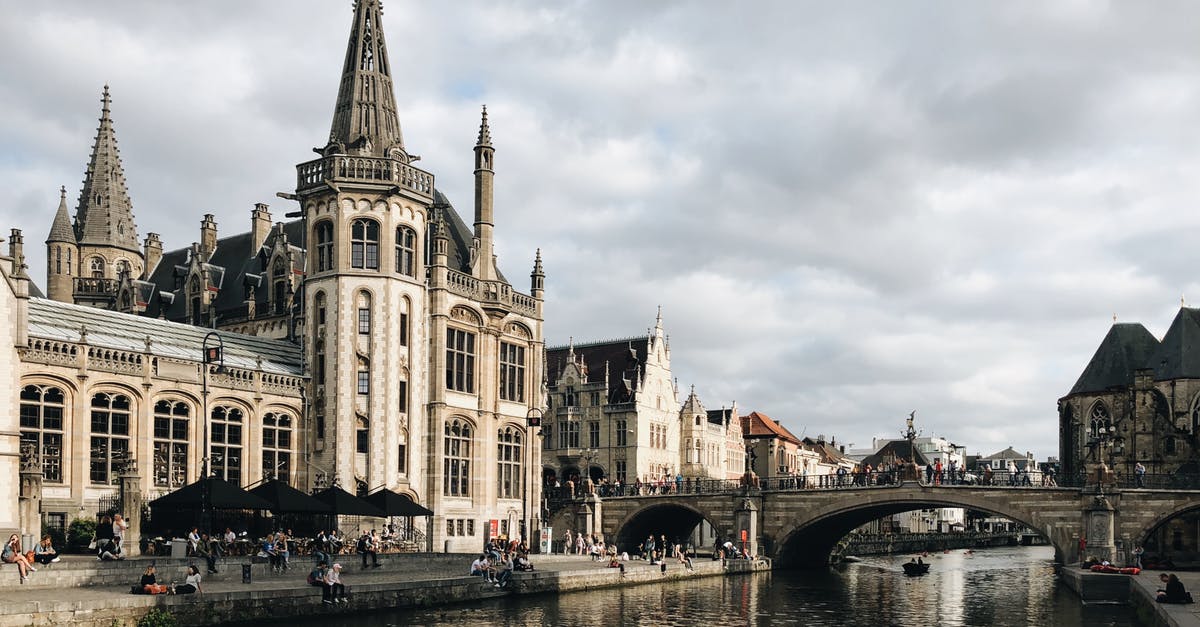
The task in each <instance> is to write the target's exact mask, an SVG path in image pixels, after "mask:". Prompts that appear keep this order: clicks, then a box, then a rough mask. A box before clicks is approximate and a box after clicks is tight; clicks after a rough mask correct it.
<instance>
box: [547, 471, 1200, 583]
mask: <svg viewBox="0 0 1200 627" xmlns="http://www.w3.org/2000/svg"><path fill="white" fill-rule="evenodd" d="M938 507H962V508H968V509H974V510H979V511H983V512H988V513H991V514H995V515H998V516H1003V517H1005V518H1009V519H1011V520H1014V521H1016V522H1018V523H1020V524H1022V525H1025V526H1026V527H1028V528H1030V529H1032V530H1034V531H1036V532H1038V533H1040V534H1041V535H1043V536H1044V537H1045V538H1047V539H1048V540H1049V541H1050V543H1051V544H1052V545H1053V546H1054V549H1055V557H1056V559H1057V560H1058V561H1059V562H1061V563H1069V562H1072V561H1077V560H1078V559H1079V557H1080V556H1079V549H1078V541H1079V538H1080V537H1081V536H1082V537H1085V538H1087V539H1088V547H1087V553H1088V555H1095V556H1097V557H1100V558H1108V559H1111V558H1113V557H1115V541H1116V540H1122V539H1124V540H1126V541H1129V542H1133V543H1135V544H1142V543H1144V542H1145V540H1146V538H1147V537H1149V535H1150V534H1151V532H1153V531H1154V530H1155V528H1157V527H1158V526H1159V525H1161V524H1163V523H1164V522H1166V521H1167V520H1169V519H1171V518H1174V517H1175V516H1178V515H1180V514H1183V513H1185V512H1188V511H1191V510H1200V490H1160V489H1138V490H1124V491H1117V492H1111V493H1108V494H1098V493H1097V491H1096V489H1095V488H1094V487H1091V488H1087V489H1080V488H1077V487H1076V488H1065V487H998V486H968V485H924V484H922V483H918V482H916V481H905V482H903V483H900V484H894V485H888V486H861V487H858V486H856V487H837V488H825V489H821V488H815V489H813V488H806V489H800V490H796V489H776V490H760V489H756V488H744V487H742V488H731V489H724V490H719V491H707V492H705V493H688V492H687V491H682V492H680V493H673V494H658V495H637V496H620V497H612V496H609V497H605V498H601V497H599V496H596V495H588V496H586V497H583V498H580V499H575V500H567V501H563V502H560V503H558V504H557V507H556V508H554V509H553V511H552V513H551V518H550V524H551V525H552V526H553V528H554V529H555V530H560V529H573V530H577V531H585V532H587V533H596V532H599V533H603V534H604V535H605V537H606V538H609V539H612V538H616V542H617V544H618V546H619V547H620V548H621V550H633V549H636V547H637V545H638V544H639V543H640V542H641V541H642V540H643V539H645V538H646V536H647V535H648V534H650V533H654V534H655V535H659V534H666V535H667V536H668V537H685V536H687V535H689V534H690V533H691V531H692V530H693V529H695V527H696V525H697V524H699V523H700V521H701V520H705V521H708V523H709V524H711V525H712V526H713V528H715V529H717V530H718V531H719V533H720V534H721V536H722V537H726V538H729V539H733V540H738V539H740V537H741V536H742V533H741V532H742V531H745V532H746V538H747V546H748V548H749V550H750V551H751V552H752V553H754V554H756V555H763V556H766V557H770V558H773V559H775V560H776V562H777V563H778V564H780V565H781V566H802V567H806V566H819V565H824V564H826V563H828V559H829V554H830V552H831V551H832V549H833V548H834V546H835V545H836V544H837V542H838V541H839V540H840V539H841V538H843V537H844V536H845V535H846V534H848V533H849V532H850V531H851V530H853V529H855V528H856V527H859V526H861V525H863V524H866V523H867V522H870V521H872V520H875V519H878V518H881V517H884V516H888V515H891V514H898V513H901V512H906V511H910V510H914V509H927V508H938Z"/></svg>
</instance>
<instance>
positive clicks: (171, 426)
mask: <svg viewBox="0 0 1200 627" xmlns="http://www.w3.org/2000/svg"><path fill="white" fill-rule="evenodd" d="M190 418H191V408H190V407H189V406H188V404H187V403H184V402H182V401H168V400H161V401H158V402H157V403H155V404H154V485H155V486H156V487H160V488H178V487H182V486H183V485H185V484H187V467H188V461H187V459H188V431H189V428H188V423H189V422H191V421H190V420H189V419H190Z"/></svg>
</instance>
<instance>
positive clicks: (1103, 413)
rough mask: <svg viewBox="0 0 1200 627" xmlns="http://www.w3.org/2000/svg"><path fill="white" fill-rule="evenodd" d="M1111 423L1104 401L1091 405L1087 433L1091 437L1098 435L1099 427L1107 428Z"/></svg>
mask: <svg viewBox="0 0 1200 627" xmlns="http://www.w3.org/2000/svg"><path fill="white" fill-rule="evenodd" d="M1111 425H1112V419H1111V417H1110V416H1109V413H1108V407H1105V406H1104V403H1099V402H1098V403H1096V404H1095V405H1093V406H1092V416H1091V420H1090V421H1089V424H1088V435H1090V436H1091V437H1093V438H1098V437H1100V430H1101V429H1108V427H1109V426H1111Z"/></svg>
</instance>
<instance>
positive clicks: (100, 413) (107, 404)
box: [90, 392, 133, 484]
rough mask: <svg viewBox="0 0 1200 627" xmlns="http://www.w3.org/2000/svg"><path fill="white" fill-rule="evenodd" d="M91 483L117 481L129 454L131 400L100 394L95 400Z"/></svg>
mask: <svg viewBox="0 0 1200 627" xmlns="http://www.w3.org/2000/svg"><path fill="white" fill-rule="evenodd" d="M91 409H92V436H91V438H92V439H91V461H90V468H91V473H90V475H91V480H92V483H101V484H110V483H116V482H117V473H118V472H120V470H121V468H122V465H123V463H124V462H125V461H126V460H127V456H128V455H129V418H130V416H131V415H132V413H133V412H132V409H131V404H130V402H129V397H128V396H125V395H124V394H110V393H108V392H100V393H98V394H96V395H95V396H93V397H92V408H91Z"/></svg>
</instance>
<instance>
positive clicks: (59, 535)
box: [34, 525, 67, 551]
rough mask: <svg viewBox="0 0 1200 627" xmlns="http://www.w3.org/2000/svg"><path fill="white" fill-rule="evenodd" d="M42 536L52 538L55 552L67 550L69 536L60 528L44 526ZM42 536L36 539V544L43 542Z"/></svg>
mask: <svg viewBox="0 0 1200 627" xmlns="http://www.w3.org/2000/svg"><path fill="white" fill-rule="evenodd" d="M42 536H50V542H51V543H52V544H54V550H55V551H66V550H67V534H66V533H64V532H63V530H62V529H59V528H58V527H46V526H44V525H43V526H42ZM42 536H38V537H37V538H34V542H41V541H42Z"/></svg>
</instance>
